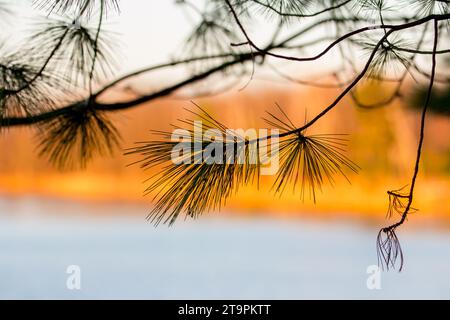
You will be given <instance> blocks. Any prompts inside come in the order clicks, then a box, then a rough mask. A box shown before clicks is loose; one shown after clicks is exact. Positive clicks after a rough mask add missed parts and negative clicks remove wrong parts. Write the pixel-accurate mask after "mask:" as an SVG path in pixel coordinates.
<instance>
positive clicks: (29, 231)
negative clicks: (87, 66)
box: [0, 0, 450, 299]
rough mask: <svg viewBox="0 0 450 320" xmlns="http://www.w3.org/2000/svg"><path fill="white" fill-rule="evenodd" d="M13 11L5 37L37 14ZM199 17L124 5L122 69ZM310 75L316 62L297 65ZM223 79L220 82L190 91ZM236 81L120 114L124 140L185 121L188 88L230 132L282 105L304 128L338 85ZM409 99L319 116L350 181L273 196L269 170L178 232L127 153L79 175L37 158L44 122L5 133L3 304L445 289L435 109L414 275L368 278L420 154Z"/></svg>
mask: <svg viewBox="0 0 450 320" xmlns="http://www.w3.org/2000/svg"><path fill="white" fill-rule="evenodd" d="M13 5H14V7H13V9H14V10H16V11H17V12H20V14H21V18H20V19H18V21H16V22H15V23H11V24H10V27H9V28H7V29H3V30H2V33H5V34H12V33H15V34H16V35H18V36H19V37H20V35H22V34H25V31H24V30H25V29H26V26H27V23H28V22H29V21H31V17H34V16H35V15H36V12H35V11H33V10H31V9H30V8H31V6H30V2H29V1H25V0H22V1H14V4H13ZM192 25H193V21H192V20H191V19H190V18H189V17H188V16H186V14H185V13H184V12H183V11H182V10H180V9H179V8H178V7H176V6H175V5H174V3H173V2H172V1H143V0H140V1H133V2H125V1H123V4H122V12H121V15H120V16H118V17H111V19H110V22H109V25H108V27H109V28H110V29H111V30H113V31H115V32H116V33H117V36H118V38H119V39H120V46H119V48H118V55H119V56H120V59H119V61H120V63H119V67H118V71H117V73H118V74H121V73H126V72H127V71H130V70H134V69H137V68H139V67H142V66H147V65H152V64H156V63H158V62H163V61H166V60H167V59H168V58H169V57H172V56H173V55H174V54H177V53H178V52H179V51H180V48H182V46H181V44H182V43H183V39H185V38H186V36H187V34H188V32H189V30H190V28H192ZM261 33H263V31H261ZM331 60H332V59H331ZM322 67H323V65H321V68H322ZM287 68H288V70H297V69H289V68H290V67H289V66H287ZM441 68H442V70H443V71H445V70H444V68H448V65H446V64H445V63H442V64H441ZM315 71H316V70H315V69H314V67H313V66H309V67H307V68H306V69H305V70H303V69H298V75H299V76H304V75H309V74H311V75H314V72H315ZM184 72H186V70H184V71H183V70H176V71H170V72H166V73H163V74H157V75H153V76H152V77H141V78H139V79H137V80H134V81H133V82H130V83H129V84H128V86H129V87H119V88H117V92H114V93H112V94H111V95H110V96H108V97H106V99H111V100H114V99H122V98H126V97H128V96H132V95H135V94H136V93H137V92H140V91H142V90H147V91H148V90H151V89H156V88H159V87H161V86H163V85H164V84H167V83H169V82H171V81H173V79H174V78H176V77H177V76H180V74H181V75H183V74H184ZM294 73H295V72H294ZM218 81H221V79H220V77H218V78H216V77H213V78H210V79H208V80H207V81H205V82H204V83H203V84H202V85H201V87H198V88H196V89H197V90H200V91H201V89H205V88H206V89H208V88H212V87H216V85H217V82H218ZM239 89H240V88H239V87H237V88H232V89H230V90H228V91H226V92H219V93H217V94H215V95H213V96H206V97H195V95H194V93H195V92H196V91H195V90H194V91H192V92H191V91H186V92H181V93H180V94H179V95H176V96H173V97H170V98H168V99H165V100H160V101H156V102H153V103H149V104H146V105H143V106H140V107H138V108H135V109H133V110H128V111H123V112H120V113H117V114H114V115H113V119H114V121H115V123H116V124H117V126H118V128H119V130H120V132H121V133H122V147H123V149H126V148H129V147H132V146H133V144H134V143H135V142H136V141H142V140H146V139H149V138H151V136H150V135H149V132H148V131H149V130H150V129H156V130H167V129H169V128H170V127H169V125H170V124H173V123H175V122H176V121H177V119H180V118H184V117H185V116H188V114H187V113H186V111H185V110H184V108H186V107H187V108H189V107H191V103H190V101H189V100H190V99H191V98H193V99H194V100H195V102H196V103H198V104H200V105H201V106H202V107H204V108H206V109H207V110H208V111H209V112H211V114H213V115H214V116H216V117H217V118H218V119H219V120H221V121H222V122H224V123H226V124H227V125H228V126H229V127H231V128H249V127H252V128H263V127H264V123H263V121H262V120H261V117H262V116H263V115H264V112H265V111H266V110H275V103H278V104H280V105H281V106H283V109H284V110H285V111H286V112H287V113H288V114H289V115H291V117H292V119H294V120H295V121H296V122H297V123H300V124H301V123H303V121H304V115H305V110H307V112H308V114H310V115H312V114H316V113H317V112H319V110H321V108H323V107H324V106H326V105H327V104H328V103H329V102H330V101H332V99H333V98H334V97H335V96H336V95H337V94H338V92H339V90H338V89H312V88H309V87H303V86H299V85H294V84H292V83H287V82H286V81H280V80H279V79H277V78H276V77H273V76H270V75H268V74H266V73H265V72H264V71H262V72H260V73H257V74H255V76H254V79H253V80H252V81H251V82H250V84H249V85H248V86H247V87H246V88H245V90H239ZM360 90H361V92H362V96H364V99H366V100H367V101H368V102H370V101H372V100H373V99H378V98H380V96H383V95H386V96H387V95H388V94H389V92H390V90H392V88H391V87H390V86H389V85H387V84H375V83H370V84H369V83H368V84H365V85H364V86H363V87H361V88H360ZM443 90H444V92H446V91H445V90H446V89H445V88H444V89H443ZM405 91H406V92H407V94H408V96H411V97H414V96H415V95H416V93H417V88H416V86H415V85H414V84H412V83H411V84H407V85H406V89H405ZM447 92H448V91H447ZM371 99H372V100H371ZM405 101H407V103H401V102H395V103H393V104H392V105H391V106H389V107H388V108H381V109H376V110H370V111H368V110H362V109H359V108H357V107H355V106H354V105H353V104H352V101H351V100H350V99H344V101H343V102H341V104H340V105H339V106H338V107H337V108H336V109H335V110H334V111H333V112H331V113H330V115H329V116H328V117H325V118H324V119H323V120H321V121H320V124H319V125H318V127H317V128H316V129H317V130H319V131H320V132H321V133H348V134H349V135H348V139H349V141H348V156H349V157H350V158H351V159H352V160H353V161H355V162H356V163H357V164H358V165H359V166H360V167H361V171H360V173H359V174H350V175H349V178H350V180H351V184H349V183H348V182H347V181H345V180H344V179H338V180H337V181H336V184H335V185H334V186H325V187H324V189H323V190H322V192H321V193H319V195H318V197H317V201H316V203H314V202H312V201H309V200H307V199H306V200H305V201H302V200H301V199H300V196H299V195H298V194H296V193H294V192H289V191H287V192H285V193H284V194H283V195H282V196H281V197H280V196H275V195H273V192H271V183H272V182H273V178H270V177H267V178H264V179H263V181H262V183H261V186H260V188H259V189H257V188H256V186H248V187H244V188H241V189H240V190H239V192H238V193H237V194H236V195H235V196H233V197H232V198H230V199H229V201H228V202H227V205H226V206H225V207H224V208H223V210H222V211H220V212H211V213H208V214H205V216H203V217H201V218H200V219H198V220H195V221H192V220H190V219H186V220H183V219H179V221H177V223H176V224H175V225H174V226H173V227H170V228H169V227H167V226H159V227H158V228H155V227H153V226H152V225H151V224H150V223H149V222H147V221H146V220H145V218H146V216H147V214H148V213H149V212H150V210H151V207H152V198H151V196H149V197H144V196H143V190H144V188H145V183H144V180H145V179H146V178H148V177H149V176H151V174H152V172H142V171H141V170H140V169H139V168H138V167H137V166H128V164H130V163H132V162H133V161H134V160H136V158H133V157H130V156H124V155H123V150H117V152H116V154H115V155H114V156H113V157H110V158H99V159H96V160H95V161H94V162H93V163H92V164H90V165H89V166H88V167H87V168H86V169H85V170H74V171H68V172H67V171H65V172H61V171H58V170H57V169H55V168H53V167H52V166H51V165H49V164H48V163H47V161H46V160H45V159H41V158H39V157H38V155H37V151H36V139H35V133H36V132H35V131H34V129H32V128H14V129H10V130H7V131H2V133H1V136H0V150H1V151H0V298H7V299H8V298H32V299H34V298H60V299H66V298H67V299H83V298H92V299H101V298H114V299H116V298H126V299H128V298H137V299H141V298H153V299H168V298H169V299H170V298H171V299H176V298H179V299H216V298H235V299H236V298H238V299H241V298H242V299H263V298H264V299H280V298H281V299H300V298H362V299H380V298H394V299H395V298H425V299H427V298H429V299H435V298H450V278H449V277H448V275H447V272H448V270H449V268H450V233H449V230H448V228H449V226H450V223H449V222H450V201H449V197H448V194H449V192H450V179H449V177H450V142H449V139H448V137H449V136H450V116H449V115H448V114H446V113H445V112H444V113H442V112H435V113H431V114H430V115H429V118H428V122H427V127H426V139H425V147H424V148H425V149H424V155H423V161H422V164H421V172H420V175H419V179H418V185H417V189H416V190H417V191H416V192H417V196H416V200H415V203H414V207H416V208H418V209H419V211H418V212H416V213H414V214H412V215H410V217H409V221H408V223H407V224H406V225H405V226H404V227H402V228H401V230H399V234H398V235H399V237H400V240H401V243H402V246H403V249H404V254H405V267H404V270H403V271H402V272H401V273H397V272H395V271H391V272H383V273H382V275H381V285H382V288H381V290H369V289H368V288H367V286H366V280H367V278H368V276H369V275H368V274H367V273H366V271H367V268H368V267H369V266H370V265H375V264H377V257H376V249H375V238H376V235H377V232H378V230H379V229H380V228H381V227H382V226H384V225H385V224H387V223H388V222H387V221H386V220H385V215H386V210H387V206H388V201H387V200H388V198H387V194H386V191H387V190H392V189H398V188H400V187H402V186H404V185H406V184H407V183H408V182H409V180H410V175H411V173H412V168H413V164H414V158H415V153H416V146H417V141H418V136H417V133H418V130H419V116H420V115H419V111H418V110H417V109H416V108H414V107H412V106H413V105H414V103H413V101H412V98H411V99H406V100H405ZM395 218H396V217H395ZM69 265H78V266H80V268H81V270H82V289H81V290H76V291H71V290H68V289H67V287H66V279H67V276H68V275H67V274H66V269H67V267H68V266H69Z"/></svg>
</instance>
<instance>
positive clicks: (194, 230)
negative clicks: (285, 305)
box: [0, 198, 450, 299]
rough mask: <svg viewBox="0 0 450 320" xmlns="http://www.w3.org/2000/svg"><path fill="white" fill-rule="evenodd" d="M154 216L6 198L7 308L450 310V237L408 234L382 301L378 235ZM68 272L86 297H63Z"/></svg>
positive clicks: (0, 278)
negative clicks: (123, 303) (397, 303)
mask: <svg viewBox="0 0 450 320" xmlns="http://www.w3.org/2000/svg"><path fill="white" fill-rule="evenodd" d="M94 212H95V213H96V214H97V216H96V217H95V218H92V217H90V215H92V214H93V213H94ZM99 212H100V213H109V214H111V213H112V214H113V216H111V215H108V216H106V215H105V216H99V215H98V214H99ZM114 214H115V215H114ZM125 214H130V215H129V217H124V215H125ZM145 214H146V210H145V208H142V207H133V206H129V207H128V206H124V205H94V204H91V205H90V204H76V203H72V202H62V201H53V200H42V199H34V198H30V199H26V200H23V199H22V200H17V199H14V200H13V199H9V200H7V199H1V200H0V298H3V299H5V298H6V299H9V298H31V299H47V298H56V299H109V298H112V299H228V298H229V299H315V298H325V299H331V298H336V299H350V298H356V299H391V298H425V299H431V298H434V299H439V298H446V299H450V276H449V273H450V234H446V233H445V232H431V231H426V232H423V233H422V232H417V231H416V232H402V233H401V234H400V237H401V238H400V239H401V241H402V244H403V247H404V252H405V256H406V265H405V270H404V271H403V272H402V273H397V272H389V273H382V274H381V290H368V289H367V286H366V279H367V278H368V276H369V275H368V274H367V273H366V270H367V267H368V266H369V265H373V264H376V252H375V237H376V233H377V228H376V227H375V226H373V227H371V226H363V225H360V224H351V223H339V224H338V223H327V222H311V221H302V220H291V221H287V220H276V219H254V218H253V219H244V218H242V219H238V218H229V219H225V218H220V217H223V214H222V215H215V218H211V219H201V220H198V221H186V222H184V221H182V220H180V221H179V223H178V224H177V225H176V226H175V227H173V228H167V227H165V226H162V227H159V228H156V229H155V228H154V227H153V226H151V225H150V224H148V223H147V222H146V221H145V219H144V218H145ZM69 265H77V266H79V267H80V269H81V290H69V289H68V288H67V286H66V280H67V277H68V274H67V273H66V269H67V267H68V266H69Z"/></svg>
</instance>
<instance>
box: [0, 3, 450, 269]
mask: <svg viewBox="0 0 450 320" xmlns="http://www.w3.org/2000/svg"><path fill="white" fill-rule="evenodd" d="M33 2H34V6H35V8H36V9H38V10H43V11H44V12H46V13H47V18H46V19H44V20H42V21H41V22H40V23H38V24H34V28H35V32H34V33H32V34H30V37H29V39H28V40H27V41H26V42H25V43H24V44H23V45H22V46H18V47H13V48H11V46H9V51H7V48H6V46H2V47H1V53H0V125H1V128H2V129H6V128H8V127H17V126H25V125H30V126H31V125H32V126H35V127H36V128H38V135H39V138H40V141H41V142H40V145H39V148H40V153H41V154H42V155H43V156H45V157H47V158H48V159H49V160H50V161H51V162H53V163H55V164H56V165H58V166H60V167H64V168H66V167H73V166H78V165H79V166H85V165H86V163H87V162H88V161H89V160H90V159H92V158H93V157H94V156H96V155H102V154H108V153H109V152H111V151H112V150H113V149H114V148H116V147H117V146H118V143H119V141H120V132H118V130H117V129H116V128H115V126H114V124H113V123H112V121H111V120H110V119H109V117H108V115H109V114H110V113H113V112H115V111H117V110H123V109H128V108H133V107H136V106H139V105H142V104H144V103H146V102H149V101H152V100H157V99H161V98H164V97H167V96H169V95H171V94H173V93H175V92H177V91H179V90H181V89H183V88H188V87H190V86H192V85H194V84H196V83H199V82H201V81H204V80H205V79H207V78H209V77H211V76H213V75H216V74H222V76H223V83H224V84H225V83H229V82H228V81H225V80H230V79H238V80H242V79H247V80H246V81H249V80H251V79H252V76H253V74H254V71H255V69H257V68H260V67H261V66H262V65H269V66H270V63H269V62H270V61H274V60H287V61H291V62H297V63H302V62H314V61H317V63H320V61H321V60H323V59H327V57H331V54H332V53H336V54H338V56H339V57H340V59H339V68H337V69H336V70H332V71H330V76H331V77H332V78H333V79H335V81H333V82H324V81H323V80H322V81H311V80H305V79H294V78H293V77H292V76H291V75H288V74H283V73H282V72H280V71H279V70H278V69H276V68H275V67H273V66H271V67H272V68H273V70H274V71H275V72H276V73H277V74H278V75H279V76H282V77H284V78H285V79H286V80H289V81H292V82H295V83H299V84H301V85H311V86H318V87H326V88H328V87H330V88H341V90H342V91H341V93H340V94H339V95H338V96H337V97H336V99H335V100H334V101H333V102H332V103H331V104H330V105H328V106H324V108H323V110H322V111H321V112H320V113H318V114H317V115H315V116H314V117H313V118H311V119H310V120H308V121H307V122H306V123H305V124H304V125H302V126H295V125H294V124H293V123H292V122H291V121H290V120H289V118H288V117H287V115H286V114H285V113H284V112H283V111H282V109H281V108H280V110H279V113H280V114H279V115H275V114H270V115H269V119H267V123H268V125H269V126H271V127H275V128H278V129H280V131H281V133H280V135H279V136H278V138H280V139H281V142H280V154H281V168H280V170H279V173H278V176H277V178H276V185H275V186H276V188H275V189H276V191H277V192H281V191H282V190H283V189H284V187H285V186H286V184H287V183H294V184H300V185H301V194H304V192H309V193H310V194H312V196H314V194H315V190H316V189H317V188H320V186H321V185H322V184H323V183H324V182H325V180H330V181H331V180H332V176H333V175H334V174H336V173H340V174H342V175H345V171H346V170H351V171H356V170H357V166H356V165H355V164H353V162H351V161H350V160H349V159H347V158H346V157H345V156H344V155H343V151H342V144H343V141H342V138H341V137H340V136H336V135H309V134H308V133H307V129H308V128H310V127H312V126H313V125H315V124H316V122H317V121H318V120H319V119H321V118H322V117H324V116H326V115H327V114H328V112H329V111H331V110H332V109H334V108H335V107H336V106H337V105H338V103H339V102H340V101H341V100H342V99H343V98H344V97H347V96H349V97H351V98H352V99H353V100H354V101H355V103H356V105H357V106H358V107H361V108H366V109H367V108H369V109H370V108H376V107H383V106H387V105H389V104H391V102H393V101H394V100H396V99H400V98H402V96H403V95H402V94H401V91H402V89H403V87H404V83H405V82H406V81H407V79H408V78H412V79H424V80H427V81H428V84H427V89H426V90H425V91H424V94H423V99H422V100H423V101H422V106H421V109H422V111H421V114H422V115H421V120H420V131H419V134H418V136H419V142H418V147H417V157H416V159H415V161H414V164H413V165H414V169H413V175H412V178H411V181H410V183H409V186H407V187H404V188H402V189H397V190H393V191H389V192H388V195H389V209H388V216H391V215H394V214H398V215H399V216H400V218H399V220H398V222H396V223H394V224H392V225H390V226H388V227H385V228H383V229H381V231H380V233H379V235H378V239H377V244H378V255H379V258H380V263H381V264H382V265H384V266H385V267H387V268H390V267H392V268H397V267H398V268H399V269H401V268H402V265H403V255H402V251H401V248H400V243H399V241H398V238H397V235H396V230H397V228H398V227H399V226H400V225H402V224H403V223H404V222H405V221H406V219H407V217H408V215H409V213H411V212H412V211H414V209H413V207H412V205H413V197H414V189H415V186H416V180H417V177H418V173H419V164H420V157H421V153H422V147H423V141H424V130H425V125H426V115H427V111H428V109H429V107H430V101H436V100H435V99H434V100H432V93H433V88H434V85H435V84H437V83H443V84H444V85H445V84H447V85H448V83H449V78H448V74H447V75H446V74H445V72H443V74H438V69H437V63H438V57H439V56H444V55H447V54H448V53H449V52H450V49H448V48H443V47H442V44H448V39H449V37H448V36H449V33H448V32H449V22H450V1H444V0H405V1H394V0H393V1H388V0H386V1H384V0H360V1H356V0H336V1H334V0H316V1H312V0H209V1H206V2H204V3H203V6H201V7H200V6H199V5H196V3H198V1H194V0H193V1H192V2H191V1H184V0H179V1H176V2H177V4H178V5H179V6H181V7H183V8H184V9H185V10H190V11H191V13H192V14H194V15H196V18H197V21H198V24H197V25H196V26H195V28H194V29H193V30H192V33H191V35H190V36H189V37H188V39H187V42H186V47H185V50H183V52H184V53H183V54H182V55H181V56H180V59H178V60H170V61H168V62H167V63H165V64H161V65H155V66H150V67H145V68H142V69H141V70H137V71H135V72H132V73H129V74H127V75H124V76H122V77H118V78H116V79H113V80H110V82H106V80H107V79H112V77H113V75H114V65H115V63H114V61H115V48H114V41H113V38H112V37H111V36H110V34H109V33H108V32H107V31H105V28H104V25H105V21H106V20H107V18H108V16H109V13H110V12H111V13H112V12H116V13H118V12H120V1H119V0H66V1H63V0H35V1H33ZM136 5H138V4H136ZM6 8H7V7H6V6H5V5H1V6H0V14H1V15H2V16H5V15H10V14H12V13H11V12H10V10H7V9H6ZM258 23H264V24H273V25H274V29H273V32H272V33H271V34H268V35H267V38H266V39H265V41H264V44H261V43H259V41H256V40H254V39H253V36H252V33H251V32H249V26H255V25H258ZM161 28H164V26H161ZM324 29H325V32H323V30H324ZM317 30H319V31H320V30H321V31H322V34H324V35H323V36H316V37H315V38H314V39H311V37H309V35H310V34H311V33H312V32H315V31H317ZM161 32H163V29H162V30H161ZM310 50H315V52H316V53H315V54H313V55H308V54H306V52H308V51H310ZM361 52H366V53H367V54H366V57H365V58H364V61H362V64H361V63H358V59H360V58H358V57H360V55H359V54H360V53H361ZM427 64H430V68H429V69H428V66H427ZM179 66H189V67H190V68H189V70H191V71H192V73H191V74H190V75H189V76H188V77H186V78H185V79H183V80H181V81H178V82H174V83H172V84H170V85H168V86H167V87H164V88H162V89H160V90H156V91H152V92H148V93H144V94H142V95H141V96H139V97H137V98H132V99H129V100H126V101H118V102H114V103H105V102H101V101H100V97H101V96H103V95H104V94H106V93H108V92H110V91H111V90H113V89H116V87H117V86H118V85H119V84H122V83H124V82H125V81H127V80H129V79H131V78H133V77H136V76H138V75H142V74H145V73H150V72H154V71H156V70H161V69H168V68H175V67H179ZM442 71H445V70H442ZM325 78H326V77H324V79H325ZM367 79H369V80H373V81H387V82H391V83H394V84H395V90H394V92H393V93H392V95H391V96H389V97H388V98H387V99H385V98H384V99H382V100H381V101H377V102H376V103H371V104H367V103H364V102H362V101H361V99H360V97H359V95H358V91H357V86H358V84H360V83H361V82H362V81H364V80H367ZM105 83H106V84H105ZM226 88H227V86H225V85H224V86H223V88H222V89H226ZM447 88H448V87H447ZM69 93H70V94H69ZM446 94H447V95H448V91H447V92H446ZM196 116H197V117H200V118H202V119H203V120H204V122H206V123H207V124H208V126H210V127H212V128H217V129H219V130H222V131H224V130H225V129H226V127H225V126H224V125H223V124H221V123H220V122H218V121H217V120H215V119H213V118H212V117H211V116H210V115H209V114H208V113H206V112H205V111H204V110H203V109H201V108H200V107H199V111H198V112H196ZM186 123H187V124H192V123H191V122H189V121H187V122H186ZM162 137H163V138H170V133H162ZM271 138H273V136H268V137H266V138H264V139H261V141H260V140H257V141H249V140H248V139H245V138H244V137H243V138H242V139H238V141H233V143H234V144H235V145H236V146H238V147H239V146H240V147H242V148H244V149H245V150H247V148H249V145H250V144H251V143H257V145H258V146H260V144H261V143H263V142H264V141H262V140H265V141H267V140H269V139H271ZM161 140H162V141H161ZM194 142H195V141H190V142H189V143H190V144H194ZM221 143H226V142H225V141H222V142H221ZM173 146H174V143H173V142H171V141H168V140H167V139H159V140H157V141H151V142H148V143H144V144H141V145H139V146H137V147H136V148H134V149H131V150H130V152H131V153H138V154H141V155H142V161H141V162H140V163H141V165H142V167H143V168H148V167H153V166H160V170H161V173H162V174H161V176H160V177H159V178H157V179H156V180H155V181H154V182H153V183H152V184H151V185H150V186H149V188H148V191H153V190H155V189H156V190H159V192H158V198H157V203H156V206H155V208H154V210H153V212H152V214H151V215H150V218H151V219H153V221H154V222H155V223H159V222H161V221H164V222H169V223H173V222H174V221H175V219H176V218H177V217H178V215H179V214H180V213H181V212H185V213H186V214H187V215H189V216H191V217H196V216H198V215H199V214H201V213H202V212H204V211H207V210H210V209H213V208H219V207H221V206H222V205H223V203H224V201H225V199H226V198H227V197H229V196H230V195H231V194H232V192H233V191H236V190H237V189H238V187H239V186H240V185H243V184H247V183H251V182H252V181H253V179H254V178H258V177H259V174H260V171H259V169H260V168H259V167H260V166H259V165H258V164H257V165H250V164H248V163H246V164H244V165H238V164H231V163H227V162H226V161H225V163H224V164H214V165H207V164H205V162H202V163H193V164H181V165H175V164H173V163H170V152H171V150H172V147H173ZM202 147H203V148H204V147H205V146H204V145H203V144H202ZM201 152H203V150H201ZM258 155H259V150H258ZM225 157H226V159H229V158H233V157H235V155H234V154H225ZM401 185H403V184H401Z"/></svg>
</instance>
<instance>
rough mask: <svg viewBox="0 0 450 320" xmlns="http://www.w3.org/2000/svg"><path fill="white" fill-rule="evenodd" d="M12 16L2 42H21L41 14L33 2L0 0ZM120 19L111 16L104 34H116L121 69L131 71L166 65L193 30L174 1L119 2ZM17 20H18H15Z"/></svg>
mask: <svg viewBox="0 0 450 320" xmlns="http://www.w3.org/2000/svg"><path fill="white" fill-rule="evenodd" d="M1 2H4V3H8V4H9V6H10V8H11V9H12V11H13V12H14V14H15V15H14V19H11V18H10V19H9V20H8V21H7V23H5V25H3V26H1V28H2V32H1V36H2V38H4V39H5V38H6V39H8V40H9V39H11V38H16V37H17V36H18V37H19V38H23V37H24V36H26V35H27V34H28V31H29V30H30V25H31V24H32V23H33V21H34V19H35V18H36V17H37V16H38V15H39V14H40V15H45V13H44V12H41V11H39V10H35V9H33V6H32V0H14V1H12V0H1ZM120 7H121V12H120V15H119V16H117V15H111V16H110V17H109V18H108V20H107V23H106V26H105V28H106V30H108V31H112V32H114V33H115V34H116V38H117V39H118V43H119V51H120V52H119V54H120V57H121V59H120V61H121V64H122V65H121V69H128V70H134V69H136V68H138V67H140V66H143V65H148V64H149V63H151V64H154V63H159V62H162V61H167V59H168V56H170V55H171V54H173V53H175V52H177V50H179V48H180V45H181V44H182V42H183V39H185V38H186V36H187V34H188V32H189V30H190V29H191V27H192V22H191V21H189V18H188V17H187V15H186V14H185V13H183V10H181V9H180V8H179V7H178V6H176V5H175V0H162V1H161V0H133V1H121V4H120ZM17 17H20V19H17Z"/></svg>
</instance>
